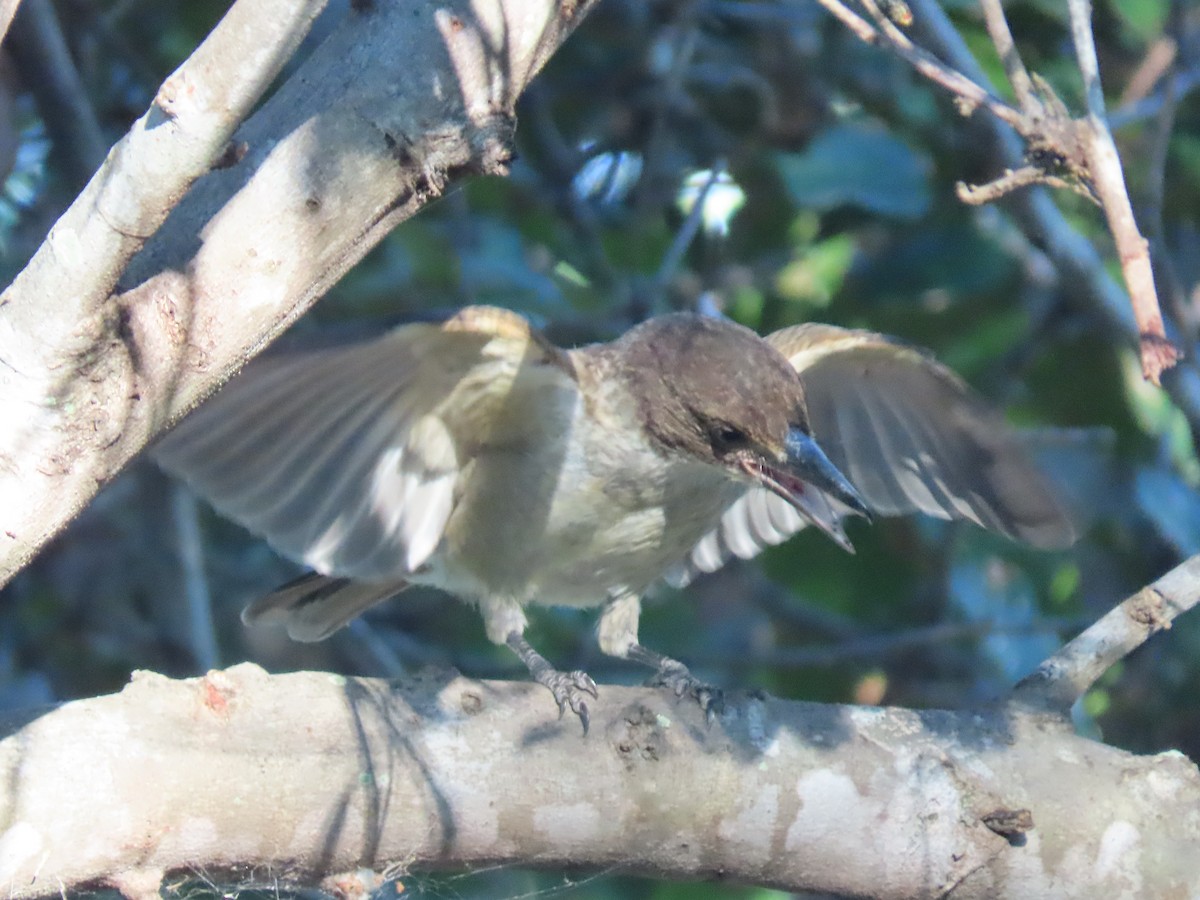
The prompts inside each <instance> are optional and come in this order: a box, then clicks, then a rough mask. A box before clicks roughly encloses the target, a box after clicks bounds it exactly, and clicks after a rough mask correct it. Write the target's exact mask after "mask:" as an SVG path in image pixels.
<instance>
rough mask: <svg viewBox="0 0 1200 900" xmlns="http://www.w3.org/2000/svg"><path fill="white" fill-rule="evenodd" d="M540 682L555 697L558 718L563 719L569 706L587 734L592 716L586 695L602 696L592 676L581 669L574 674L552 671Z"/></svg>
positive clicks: (540, 679)
mask: <svg viewBox="0 0 1200 900" xmlns="http://www.w3.org/2000/svg"><path fill="white" fill-rule="evenodd" d="M538 682H539V683H541V684H543V685H545V686H546V687H547V688H549V690H550V693H551V694H552V695H553V696H554V702H555V703H557V704H558V717H559V718H560V719H561V718H562V717H563V714H564V713H565V712H566V711H567V707H568V706H569V707H570V708H571V712H573V713H575V715H577V716H579V721H580V722H581V723H582V724H583V733H584V734H587V732H588V725H590V724H591V715H590V713H589V710H588V705H587V700H586V695H591V696H592V697H599V696H600V693H599V691H598V690H597V689H596V682H594V681H593V680H592V678H591V676H590V675H588V673H587V672H584V671H582V670H580V669H576V670H575V671H574V672H558V671H550V672H547V673H545V675H544V677H539V678H538Z"/></svg>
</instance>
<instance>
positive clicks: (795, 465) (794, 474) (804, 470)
mask: <svg viewBox="0 0 1200 900" xmlns="http://www.w3.org/2000/svg"><path fill="white" fill-rule="evenodd" d="M784 447H785V450H786V452H787V460H786V462H784V463H783V464H782V465H780V466H774V465H771V464H770V463H766V462H764V461H763V460H762V458H761V457H755V458H753V459H751V458H748V457H743V458H742V461H741V464H742V468H743V469H744V470H745V472H746V473H747V474H748V475H750V476H752V477H753V478H754V479H755V480H757V481H758V482H759V483H760V484H762V486H763V487H765V488H767V489H768V490H770V491H772V492H774V493H776V494H778V495H779V496H780V497H782V498H783V499H784V500H786V501H787V502H788V503H790V504H791V505H792V506H793V507H795V509H796V511H797V512H799V513H800V515H802V516H803V517H804V518H805V519H807V520H808V521H809V522H811V523H812V524H813V525H815V526H817V528H819V529H820V530H821V531H823V532H824V533H825V534H826V535H828V536H829V537H830V538H831V539H832V540H833V541H834V542H835V543H836V544H837V545H838V546H839V547H841V548H842V549H843V550H846V551H848V552H850V553H853V552H854V547H853V545H851V543H850V539H849V538H848V537H846V532H845V531H843V530H842V518H843V516H844V515H845V511H846V510H850V511H851V512H855V513H858V514H859V515H861V516H864V517H865V518H866V519H867V520H868V521H869V520H870V518H871V511H870V510H869V509H868V508H867V505H866V503H864V502H863V499H862V497H860V496H859V494H858V491H856V490H855V489H854V486H853V485H852V484H850V482H849V481H847V480H846V476H845V475H843V474H842V473H841V472H839V471H838V468H837V466H835V465H834V464H833V463H832V462H830V461H829V457H827V456H826V455H825V452H824V451H823V450H822V449H821V448H820V447H818V446H817V442H816V441H814V440H813V439H812V438H811V437H810V436H809V435H807V434H805V433H804V432H803V431H800V430H799V429H797V428H793V429H791V430H790V431H789V432H788V437H787V443H786V444H785V445H784ZM831 501H836V503H831Z"/></svg>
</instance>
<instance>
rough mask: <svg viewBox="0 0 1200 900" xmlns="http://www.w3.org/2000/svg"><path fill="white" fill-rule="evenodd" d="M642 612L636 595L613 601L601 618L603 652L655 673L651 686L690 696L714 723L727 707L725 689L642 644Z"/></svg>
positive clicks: (611, 600)
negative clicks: (698, 676)
mask: <svg viewBox="0 0 1200 900" xmlns="http://www.w3.org/2000/svg"><path fill="white" fill-rule="evenodd" d="M641 611H642V601H641V598H640V597H638V596H637V595H636V594H618V595H616V596H615V597H613V598H611V599H610V600H609V601H608V603H606V604H605V606H604V610H603V612H601V614H600V624H599V626H598V627H597V638H598V641H599V643H600V649H601V650H603V651H604V652H605V653H607V654H608V655H609V656H616V657H619V658H620V659H628V660H630V661H631V662H636V663H641V664H642V665H644V666H649V667H650V668H652V669H654V674H653V675H651V676H650V679H649V681H647V684H650V685H653V686H655V687H666V688H669V689H670V690H671V691H672V692H673V693H674V694H675V696H676V697H682V696H684V695H685V694H686V695H688V696H689V697H691V698H692V699H693V700H695V701H696V702H697V703H699V704H700V708H701V709H703V710H704V713H705V715H706V716H707V717H708V719H709V721H710V722H711V721H712V720H713V719H714V718H716V717H717V715H718V714H720V712H721V708H722V707H723V706H724V699H723V697H722V695H721V689H720V688H717V687H713V686H712V685H711V684H706V683H705V682H703V681H701V680H700V679H699V678H697V677H696V676H695V675H693V674H692V673H691V672H690V671H688V667H687V666H685V665H684V664H683V663H681V662H680V661H679V660H677V659H672V658H671V657H669V656H664V655H663V654H661V653H658V652H656V651H654V650H650V649H649V648H647V647H643V646H642V645H641V644H639V643H638V639H637V633H638V619H639V617H640V616H641Z"/></svg>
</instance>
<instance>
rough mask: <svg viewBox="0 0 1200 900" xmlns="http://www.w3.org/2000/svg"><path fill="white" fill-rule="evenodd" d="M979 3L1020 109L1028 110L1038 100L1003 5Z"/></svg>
mask: <svg viewBox="0 0 1200 900" xmlns="http://www.w3.org/2000/svg"><path fill="white" fill-rule="evenodd" d="M979 5H980V7H982V8H983V21H984V23H985V24H986V25H987V30H988V34H989V35H990V36H991V38H992V43H993V44H995V45H996V51H997V52H998V53H999V54H1000V61H1001V62H1002V63H1003V64H1004V71H1005V72H1006V73H1007V74H1008V80H1009V83H1011V84H1012V87H1013V92H1014V93H1015V94H1016V95H1017V102H1018V103H1019V104H1020V106H1021V109H1022V110H1024V111H1025V112H1029V110H1030V109H1031V108H1032V107H1033V106H1034V104H1037V103H1038V102H1039V101H1038V99H1037V94H1036V93H1035V92H1034V90H1033V80H1032V79H1031V78H1030V77H1029V71H1028V70H1027V69H1026V68H1025V63H1024V62H1023V61H1022V60H1021V54H1020V53H1019V52H1018V51H1017V45H1016V43H1015V42H1014V41H1013V36H1012V32H1011V31H1010V30H1009V28H1008V19H1007V18H1005V16H1004V7H1002V6H1001V5H1000V0H979Z"/></svg>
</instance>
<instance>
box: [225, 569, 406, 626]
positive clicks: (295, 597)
mask: <svg viewBox="0 0 1200 900" xmlns="http://www.w3.org/2000/svg"><path fill="white" fill-rule="evenodd" d="M406 587H408V583H407V582H405V581H393V582H389V583H387V584H371V583H368V582H363V581H352V580H351V579H349V578H330V577H329V576H328V575H319V574H317V573H316V572H310V573H308V574H307V575H301V576H300V577H299V578H297V579H296V580H295V581H289V582H288V583H287V584H285V585H283V587H281V588H279V589H278V590H276V591H273V592H272V593H270V594H267V595H266V596H265V597H260V598H259V599H258V600H255V601H254V602H253V603H251V604H250V605H248V606H247V607H246V608H245V609H244V610H242V621H243V622H245V623H246V624H247V625H258V624H270V623H279V624H283V625H285V626H287V633H288V637H290V638H291V639H292V640H294V641H304V642H305V643H312V642H314V641H323V640H324V639H325V638H327V637H329V636H330V635H331V634H333V633H334V632H335V631H337V630H338V629H339V628H341V627H342V626H343V625H345V624H346V623H347V622H349V621H350V620H351V619H353V618H354V617H355V616H357V615H358V614H359V613H362V612H365V611H366V610H367V609H369V608H370V607H372V606H374V605H375V604H376V603H382V602H383V601H384V600H387V599H389V598H391V597H394V596H395V595H396V594H398V593H400V592H401V591H402V590H404V589H405V588H406Z"/></svg>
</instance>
